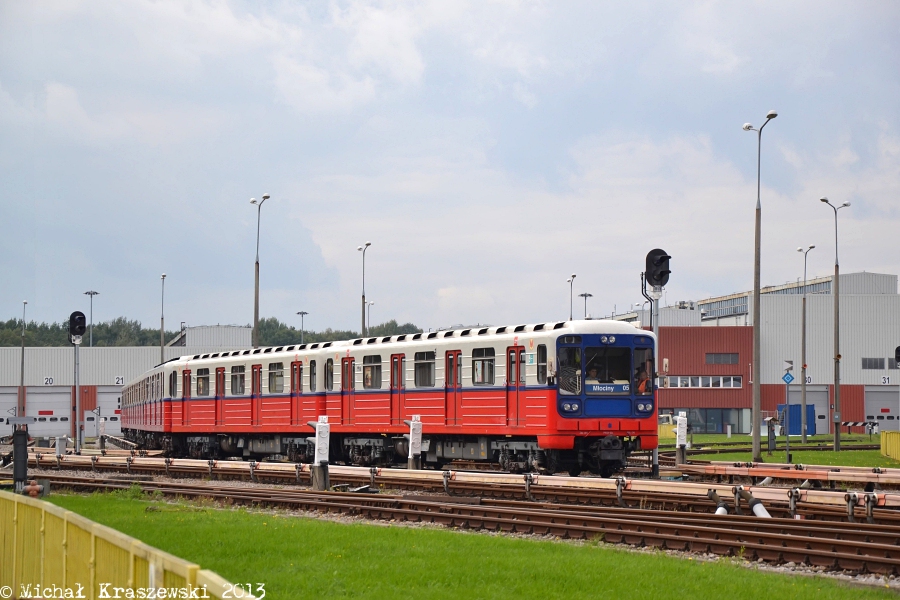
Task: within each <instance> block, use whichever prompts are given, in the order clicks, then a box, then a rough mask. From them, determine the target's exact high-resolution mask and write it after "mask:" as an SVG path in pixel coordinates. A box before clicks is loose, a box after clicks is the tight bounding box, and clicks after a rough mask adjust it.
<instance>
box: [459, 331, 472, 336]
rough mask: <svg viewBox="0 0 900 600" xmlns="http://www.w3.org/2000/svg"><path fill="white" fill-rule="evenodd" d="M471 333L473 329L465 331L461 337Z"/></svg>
mask: <svg viewBox="0 0 900 600" xmlns="http://www.w3.org/2000/svg"><path fill="white" fill-rule="evenodd" d="M471 332H472V330H471V329H464V330H463V332H462V333H461V334H459V336H460V337H462V336H464V335H469V334H470V333H471Z"/></svg>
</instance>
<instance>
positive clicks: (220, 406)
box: [214, 367, 225, 425]
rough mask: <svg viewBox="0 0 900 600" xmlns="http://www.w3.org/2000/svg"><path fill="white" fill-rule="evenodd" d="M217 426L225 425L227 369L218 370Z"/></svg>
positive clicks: (220, 368)
mask: <svg viewBox="0 0 900 600" xmlns="http://www.w3.org/2000/svg"><path fill="white" fill-rule="evenodd" d="M214 402H215V405H216V408H215V410H216V425H224V424H225V367H219V368H217V369H216V396H215V400H214Z"/></svg>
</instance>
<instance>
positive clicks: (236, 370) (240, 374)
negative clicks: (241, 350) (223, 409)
mask: <svg viewBox="0 0 900 600" xmlns="http://www.w3.org/2000/svg"><path fill="white" fill-rule="evenodd" d="M245 372H246V371H245V367H244V366H243V365H241V366H234V367H231V395H232V396H241V395H243V394H244V377H245Z"/></svg>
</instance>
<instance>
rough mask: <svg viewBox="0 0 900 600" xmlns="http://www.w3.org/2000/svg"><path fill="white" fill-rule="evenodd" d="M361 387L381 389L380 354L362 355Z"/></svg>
mask: <svg viewBox="0 0 900 600" xmlns="http://www.w3.org/2000/svg"><path fill="white" fill-rule="evenodd" d="M363 388H364V389H367V390H380V389H381V355H380V354H373V355H370V356H363Z"/></svg>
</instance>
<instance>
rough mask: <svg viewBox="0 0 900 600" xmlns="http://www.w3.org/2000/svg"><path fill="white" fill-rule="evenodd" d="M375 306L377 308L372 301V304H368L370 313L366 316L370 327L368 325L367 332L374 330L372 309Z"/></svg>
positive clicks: (367, 309)
mask: <svg viewBox="0 0 900 600" xmlns="http://www.w3.org/2000/svg"><path fill="white" fill-rule="evenodd" d="M373 306H375V301H374V300H372V301H371V302H369V303H367V304H366V312H367V313H368V314H367V315H366V322H367V323H368V325H366V330H369V329H371V328H372V307H373Z"/></svg>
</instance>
